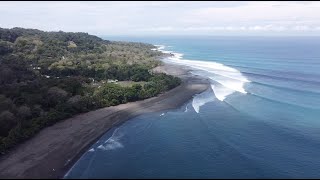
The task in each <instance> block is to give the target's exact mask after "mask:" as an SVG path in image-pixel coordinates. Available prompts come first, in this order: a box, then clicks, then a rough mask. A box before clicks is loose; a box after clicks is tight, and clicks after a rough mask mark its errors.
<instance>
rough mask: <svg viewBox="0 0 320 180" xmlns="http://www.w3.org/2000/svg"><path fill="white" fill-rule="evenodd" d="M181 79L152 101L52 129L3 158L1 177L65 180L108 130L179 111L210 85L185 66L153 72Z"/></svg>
mask: <svg viewBox="0 0 320 180" xmlns="http://www.w3.org/2000/svg"><path fill="white" fill-rule="evenodd" d="M153 71H154V72H163V73H166V74H170V75H173V76H176V77H179V78H181V80H182V83H181V85H179V86H178V87H175V88H174V89H171V90H169V91H167V92H165V93H162V94H160V95H158V96H156V97H152V98H149V99H145V100H141V101H136V102H130V103H126V104H120V105H117V106H111V107H105V108H101V109H98V110H94V111H90V112H87V113H82V114H79V115H75V116H73V117H71V118H68V119H65V120H62V121H60V122H58V123H56V124H54V125H52V126H50V127H47V128H44V129H42V130H41V131H40V132H39V133H38V134H37V135H35V136H34V137H32V138H31V139H29V140H27V141H25V142H24V143H22V144H20V145H18V146H17V147H16V148H14V149H13V150H12V151H11V152H9V153H8V154H5V155H3V156H1V157H0V177H1V178H63V177H64V175H65V174H66V173H67V172H68V171H69V170H70V169H71V168H72V166H73V165H74V163H75V162H76V161H77V160H78V159H79V158H80V157H81V156H82V155H83V153H85V152H86V151H87V150H88V148H89V147H90V146H91V145H92V144H94V143H96V141H97V140H98V139H100V138H101V136H103V135H104V134H105V133H106V132H107V131H108V130H110V129H111V128H113V127H115V126H119V125H121V124H122V123H123V122H125V121H127V120H129V119H132V118H134V117H136V116H139V115H142V114H145V113H152V112H159V111H164V110H170V109H175V108H178V107H179V106H182V105H183V104H184V103H186V102H187V101H188V100H190V99H191V98H192V97H193V96H194V95H195V94H198V93H201V92H203V91H205V90H206V89H207V88H209V86H210V85H209V82H208V81H207V80H206V79H204V78H201V77H197V76H194V75H191V74H190V73H189V70H188V68H186V66H181V65H174V64H169V63H163V65H162V66H158V67H156V68H154V69H153Z"/></svg>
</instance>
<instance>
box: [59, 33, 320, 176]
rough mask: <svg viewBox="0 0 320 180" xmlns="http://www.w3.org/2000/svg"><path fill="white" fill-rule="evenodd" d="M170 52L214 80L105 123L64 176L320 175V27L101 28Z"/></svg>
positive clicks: (170, 60) (177, 60)
mask: <svg viewBox="0 0 320 180" xmlns="http://www.w3.org/2000/svg"><path fill="white" fill-rule="evenodd" d="M104 38H105V39H110V40H123V41H136V42H147V43H152V44H154V45H156V46H157V48H156V49H154V50H160V51H164V52H169V53H173V54H174V56H173V57H170V58H167V59H164V61H166V62H168V63H174V64H182V65H186V66H189V67H191V68H192V71H191V73H192V74H194V75H198V76H203V77H205V78H208V79H209V80H210V83H211V88H209V89H208V90H207V91H205V92H203V93H201V94H197V95H195V96H194V98H193V99H191V100H190V101H188V102H186V104H185V105H183V106H182V107H180V108H178V109H175V110H170V111H164V112H158V113H151V114H144V115H141V116H138V117H136V118H134V119H132V120H129V121H127V122H125V123H124V124H122V125H121V126H119V127H114V128H113V129H112V130H111V131H108V132H107V133H106V134H105V135H104V136H103V137H102V138H101V139H100V140H99V141H98V142H97V143H95V144H94V145H92V147H90V148H89V149H88V151H87V152H86V153H85V154H84V155H83V156H82V157H81V158H80V159H79V161H78V162H77V163H76V164H75V165H74V166H73V167H72V169H71V170H70V171H69V172H68V173H67V174H66V176H65V178H319V177H320V37H211V36H206V37H205V36H188V37H187V36H185V37H183V36H177V37H175V36H170V37H104Z"/></svg>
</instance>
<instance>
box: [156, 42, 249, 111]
mask: <svg viewBox="0 0 320 180" xmlns="http://www.w3.org/2000/svg"><path fill="white" fill-rule="evenodd" d="M155 46H156V47H157V48H156V49H154V50H159V51H161V52H164V53H171V54H172V56H171V57H168V58H165V59H163V61H165V62H168V63H173V64H179V65H185V66H188V67H190V68H191V69H193V70H194V71H193V72H192V73H193V74H195V75H199V76H203V77H206V78H209V79H210V80H211V81H212V84H211V88H212V90H213V92H214V94H215V96H216V98H217V99H219V100H220V101H224V99H225V98H227V97H228V96H229V95H231V94H233V93H235V92H239V93H243V94H246V93H247V92H246V90H245V89H244V85H245V83H249V82H250V81H249V80H248V79H247V78H246V77H245V76H243V75H242V74H241V72H240V71H238V70H237V69H234V68H232V67H229V66H226V65H223V64H220V63H216V62H211V61H200V60H187V59H183V54H181V53H175V52H172V51H165V50H164V49H165V46H164V45H155ZM194 101H195V102H194V103H193V104H195V106H194V107H195V110H196V112H199V109H198V107H200V106H201V104H202V103H200V102H197V100H194Z"/></svg>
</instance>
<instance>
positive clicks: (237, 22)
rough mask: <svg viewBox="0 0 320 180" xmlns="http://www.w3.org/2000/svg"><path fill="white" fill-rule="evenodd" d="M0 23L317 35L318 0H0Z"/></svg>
mask: <svg viewBox="0 0 320 180" xmlns="http://www.w3.org/2000/svg"><path fill="white" fill-rule="evenodd" d="M0 27H2V28H12V27H24V28H36V29H40V30H45V31H59V30H62V31H72V32H88V33H90V34H96V35H161V34H172V35H175V34H192V35H199V34H205V35H208V34H209V35H320V2H317V1H310V2H303V1H301V2H298V1H296V2H295V1H292V2H271V1H268V2H263V1H261V2H258V1H257V2H245V1H243V2H238V1H234V2H227V1H221V2H217V1H212V2H207V1H203V2H197V1H194V2H187V1H186V2H181V1H180V2H172V1H168V2H164V1H160V2H157V1H156V2H143V1H140V2H139V1H136V2H129V1H128V2H116V1H114V2H112V1H106V2H99V1H90V2H89V1H88V2H83V1H79V2H72V1H69V2H9V1H8V2H3V1H1V2H0Z"/></svg>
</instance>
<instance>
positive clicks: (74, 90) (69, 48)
mask: <svg viewBox="0 0 320 180" xmlns="http://www.w3.org/2000/svg"><path fill="white" fill-rule="evenodd" d="M152 48H154V46H153V45H150V44H143V43H127V42H112V41H107V40H103V39H101V38H98V37H96V36H92V35H89V34H87V33H66V32H61V31H59V32H43V31H40V30H35V29H22V28H12V29H2V28H0V152H2V153H4V152H6V151H7V150H8V149H10V148H12V147H13V146H14V145H16V144H18V143H20V142H22V141H24V140H26V139H28V138H30V137H32V136H33V135H34V134H36V133H37V132H39V131H40V130H41V129H42V128H44V127H47V126H50V125H52V124H54V123H56V122H57V121H60V120H62V119H65V118H68V117H71V116H73V115H75V114H78V113H81V112H87V111H90V110H94V109H97V108H101V107H107V106H114V105H118V104H122V103H126V102H130V101H137V100H141V99H145V98H149V97H153V96H156V95H157V94H159V93H162V92H164V91H167V90H169V89H172V88H174V87H176V86H177V85H179V84H180V83H181V82H180V79H178V78H175V77H173V76H169V75H166V74H154V73H152V72H151V69H152V68H154V67H156V66H158V65H159V64H160V61H158V60H157V59H158V58H159V57H160V56H162V55H163V54H162V53H161V52H158V51H152V50H151V49H152ZM108 80H119V81H130V82H132V81H133V82H139V83H130V85H123V84H121V83H120V84H116V83H109V82H108ZM140 82H142V83H140Z"/></svg>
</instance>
